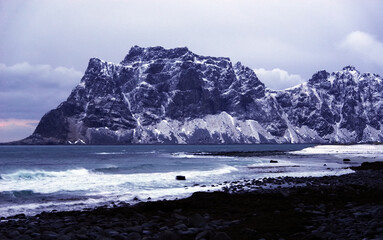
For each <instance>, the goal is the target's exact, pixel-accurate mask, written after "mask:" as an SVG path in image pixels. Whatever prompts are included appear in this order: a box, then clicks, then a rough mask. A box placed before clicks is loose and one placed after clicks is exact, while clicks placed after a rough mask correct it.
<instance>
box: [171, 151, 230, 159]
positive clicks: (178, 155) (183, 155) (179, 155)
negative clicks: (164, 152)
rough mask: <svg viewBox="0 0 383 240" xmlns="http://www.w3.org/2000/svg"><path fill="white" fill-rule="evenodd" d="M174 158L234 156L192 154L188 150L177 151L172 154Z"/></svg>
mask: <svg viewBox="0 0 383 240" xmlns="http://www.w3.org/2000/svg"><path fill="white" fill-rule="evenodd" d="M171 156H172V157H173V158H213V159H217V158H234V157H232V156H214V155H203V154H191V153H186V152H177V153H173V154H172V155H171Z"/></svg>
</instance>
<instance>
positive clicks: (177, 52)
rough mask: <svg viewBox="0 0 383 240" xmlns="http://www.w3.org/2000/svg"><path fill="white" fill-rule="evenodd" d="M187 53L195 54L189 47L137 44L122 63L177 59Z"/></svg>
mask: <svg viewBox="0 0 383 240" xmlns="http://www.w3.org/2000/svg"><path fill="white" fill-rule="evenodd" d="M186 54H188V55H194V53H192V52H190V51H189V49H188V48H187V47H179V48H171V49H165V48H163V47H160V46H157V47H147V48H143V47H140V46H137V45H136V46H133V47H132V48H131V49H130V50H129V53H128V54H127V55H126V57H125V58H124V60H123V61H122V62H121V64H123V65H128V64H131V63H133V62H140V61H149V60H152V61H153V60H164V59H175V58H180V57H182V56H184V55H186Z"/></svg>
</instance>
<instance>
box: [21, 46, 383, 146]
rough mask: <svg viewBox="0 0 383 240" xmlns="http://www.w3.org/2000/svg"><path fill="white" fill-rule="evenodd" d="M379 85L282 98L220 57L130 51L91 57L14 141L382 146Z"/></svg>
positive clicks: (304, 87)
mask: <svg viewBox="0 0 383 240" xmlns="http://www.w3.org/2000/svg"><path fill="white" fill-rule="evenodd" d="M382 99H383V84H382V78H381V77H380V76H378V75H376V74H369V73H365V74H361V73H359V72H358V71H357V70H356V69H355V68H353V67H350V66H348V67H345V68H344V69H343V70H342V71H339V72H334V73H328V72H326V71H320V72H318V73H316V74H314V75H313V76H312V78H311V79H310V80H309V81H308V82H307V83H304V84H301V85H299V86H296V87H294V88H290V89H286V90H283V91H274V90H270V89H267V88H265V86H264V84H263V83H262V82H261V81H260V80H259V79H258V78H257V76H256V74H255V73H254V72H253V71H252V70H251V69H249V68H248V67H245V66H243V65H242V64H241V63H240V62H238V63H236V64H234V65H233V64H232V63H231V61H230V59H229V58H223V57H218V58H216V57H205V56H199V55H196V54H194V53H192V52H191V51H189V50H188V49H187V48H175V49H164V48H162V47H152V48H141V47H138V46H135V47H133V48H132V49H131V50H130V51H129V54H128V55H127V56H126V57H125V59H124V60H123V61H122V62H121V63H120V64H114V63H110V62H105V61H102V60H100V59H97V58H92V59H90V61H89V66H88V68H87V70H86V71H85V75H84V76H83V78H82V79H81V82H80V84H79V85H78V86H77V87H75V88H74V89H73V91H72V93H71V94H70V96H69V97H68V99H67V100H66V101H65V102H63V103H62V104H60V106H58V107H57V108H56V109H54V110H51V111H50V112H48V113H47V114H45V115H44V116H43V118H42V119H41V121H40V123H39V125H38V126H37V128H36V130H35V132H34V133H33V135H31V136H30V137H28V138H26V139H24V140H22V141H21V143H34V144H39V143H55V144H57V143H58V144H74V143H85V144H138V143H145V144H159V143H189V144H197V143H226V144H228V143H313V142H315V143H324V142H328V143H335V142H336V143H354V142H381V141H382V140H383V133H382V131H381V125H382V117H383V111H382V110H383V101H382Z"/></svg>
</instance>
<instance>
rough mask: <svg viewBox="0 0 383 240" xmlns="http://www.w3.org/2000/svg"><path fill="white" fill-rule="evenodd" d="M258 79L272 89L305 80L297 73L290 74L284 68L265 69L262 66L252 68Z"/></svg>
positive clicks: (294, 84) (289, 85) (282, 87)
mask: <svg viewBox="0 0 383 240" xmlns="http://www.w3.org/2000/svg"><path fill="white" fill-rule="evenodd" d="M254 72H255V73H256V74H257V76H258V78H259V79H262V82H263V83H264V84H265V85H266V87H268V88H270V89H274V90H283V89H286V88H289V87H293V86H296V85H298V84H301V83H303V82H305V80H304V79H303V78H302V77H301V76H300V75H298V74H290V73H288V72H287V71H285V70H282V69H279V68H274V69H272V70H266V69H264V68H259V69H254Z"/></svg>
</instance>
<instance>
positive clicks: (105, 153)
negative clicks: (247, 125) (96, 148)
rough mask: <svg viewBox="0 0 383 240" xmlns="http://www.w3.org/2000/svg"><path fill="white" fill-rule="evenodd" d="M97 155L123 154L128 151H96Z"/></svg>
mask: <svg viewBox="0 0 383 240" xmlns="http://www.w3.org/2000/svg"><path fill="white" fill-rule="evenodd" d="M94 154H96V155H122V154H126V152H98V153H94Z"/></svg>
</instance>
